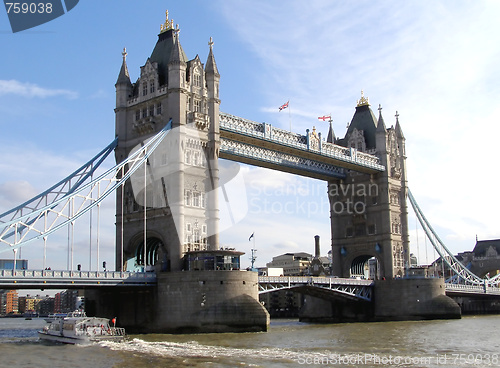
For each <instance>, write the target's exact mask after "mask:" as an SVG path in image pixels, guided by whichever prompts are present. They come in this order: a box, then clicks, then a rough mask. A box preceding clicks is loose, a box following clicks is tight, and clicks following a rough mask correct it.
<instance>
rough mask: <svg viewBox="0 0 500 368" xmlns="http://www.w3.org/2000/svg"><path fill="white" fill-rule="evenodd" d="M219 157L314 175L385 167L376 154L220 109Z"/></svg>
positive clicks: (341, 174) (369, 171) (323, 176)
mask: <svg viewBox="0 0 500 368" xmlns="http://www.w3.org/2000/svg"><path fill="white" fill-rule="evenodd" d="M219 116H220V140H221V142H220V157H221V158H225V159H229V160H232V161H237V162H243V163H247V164H251V165H255V166H261V167H266V168H270V169H275V170H279V171H285V172H289V173H293V174H298V175H302V176H307V177H312V178H316V179H322V180H328V179H332V178H344V177H345V172H344V171H345V170H354V171H359V172H363V173H367V174H375V173H377V172H381V171H385V167H384V166H383V165H381V164H380V159H379V158H378V157H376V156H373V155H370V154H367V153H364V152H359V151H358V150H356V149H354V148H346V147H342V146H338V145H336V144H332V143H328V142H326V141H324V140H323V139H322V138H321V134H317V133H316V132H315V131H313V132H309V131H307V133H306V135H300V134H297V133H292V132H288V131H286V130H283V129H279V128H275V127H273V126H272V125H271V124H268V123H257V122H254V121H251V120H247V119H244V118H240V117H238V116H234V115H230V114H225V113H220V114H219Z"/></svg>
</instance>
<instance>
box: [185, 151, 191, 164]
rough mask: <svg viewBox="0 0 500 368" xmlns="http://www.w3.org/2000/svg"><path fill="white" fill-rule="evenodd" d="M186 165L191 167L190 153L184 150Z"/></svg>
mask: <svg viewBox="0 0 500 368" xmlns="http://www.w3.org/2000/svg"><path fill="white" fill-rule="evenodd" d="M186 165H191V151H190V150H186Z"/></svg>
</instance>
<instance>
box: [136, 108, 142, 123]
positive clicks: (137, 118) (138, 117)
mask: <svg viewBox="0 0 500 368" xmlns="http://www.w3.org/2000/svg"><path fill="white" fill-rule="evenodd" d="M140 118H141V110H135V120H136V121H137V120H139V119H140Z"/></svg>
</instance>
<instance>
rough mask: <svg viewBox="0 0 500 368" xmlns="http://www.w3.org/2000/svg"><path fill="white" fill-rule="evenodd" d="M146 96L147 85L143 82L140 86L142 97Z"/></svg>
mask: <svg viewBox="0 0 500 368" xmlns="http://www.w3.org/2000/svg"><path fill="white" fill-rule="evenodd" d="M147 94H148V84H147V83H146V82H144V83H143V84H142V95H143V96H146V95H147Z"/></svg>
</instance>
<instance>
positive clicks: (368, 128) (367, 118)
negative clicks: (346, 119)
mask: <svg viewBox="0 0 500 368" xmlns="http://www.w3.org/2000/svg"><path fill="white" fill-rule="evenodd" d="M354 129H357V130H362V131H363V133H364V136H365V143H366V149H373V148H375V131H376V130H377V118H376V117H375V115H373V111H372V109H370V105H360V106H356V112H355V113H354V116H353V117H352V120H351V123H350V124H349V128H348V129H347V133H346V134H345V137H344V138H343V139H342V140H339V144H341V145H343V146H347V142H348V140H349V137H350V136H351V134H352V133H353V131H354Z"/></svg>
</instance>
